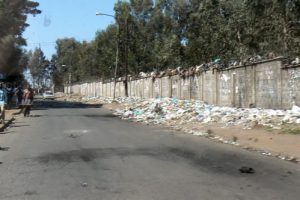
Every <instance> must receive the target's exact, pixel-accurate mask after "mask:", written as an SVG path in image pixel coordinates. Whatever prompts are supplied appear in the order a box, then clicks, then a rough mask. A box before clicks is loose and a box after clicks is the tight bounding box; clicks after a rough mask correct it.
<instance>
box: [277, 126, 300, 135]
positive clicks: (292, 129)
mask: <svg viewBox="0 0 300 200" xmlns="http://www.w3.org/2000/svg"><path fill="white" fill-rule="evenodd" d="M280 133H281V134H291V135H300V125H299V124H284V125H283V126H282V129H281V131H280Z"/></svg>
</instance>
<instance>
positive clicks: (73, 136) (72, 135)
mask: <svg viewBox="0 0 300 200" xmlns="http://www.w3.org/2000/svg"><path fill="white" fill-rule="evenodd" d="M69 137H70V138H74V139H75V138H78V137H80V135H74V134H70V135H69Z"/></svg>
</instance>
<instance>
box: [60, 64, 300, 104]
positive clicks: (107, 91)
mask: <svg viewBox="0 0 300 200" xmlns="http://www.w3.org/2000/svg"><path fill="white" fill-rule="evenodd" d="M113 85H114V83H113V82H109V83H102V82H90V83H83V84H74V85H72V86H71V93H73V94H79V95H82V96H89V97H100V96H101V97H112V96H113ZM65 91H67V92H68V91H70V88H69V87H68V86H66V87H65ZM128 93H129V96H132V97H141V98H146V99H147V98H158V97H176V98H179V99H197V100H202V101H205V102H207V103H208V104H214V105H220V106H232V107H244V108H247V107H260V108H270V109H287V108H291V107H292V105H293V104H296V105H300V66H299V65H298V66H291V67H285V68H284V67H283V64H282V58H278V59H273V60H267V61H262V62H259V63H256V64H252V65H248V66H242V67H235V68H230V69H226V70H223V71H217V70H214V71H206V72H203V73H201V74H200V75H196V76H191V77H187V78H181V77H179V76H178V75H175V76H171V77H168V76H167V77H162V78H156V79H155V80H153V79H152V78H151V77H149V78H143V79H138V80H131V81H129V82H128ZM120 96H121V97H124V96H125V88H124V84H123V82H118V83H117V84H116V97H120Z"/></svg>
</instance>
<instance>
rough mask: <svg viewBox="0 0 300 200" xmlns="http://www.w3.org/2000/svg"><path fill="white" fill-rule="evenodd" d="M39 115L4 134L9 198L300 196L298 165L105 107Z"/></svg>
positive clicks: (0, 140)
mask: <svg viewBox="0 0 300 200" xmlns="http://www.w3.org/2000/svg"><path fill="white" fill-rule="evenodd" d="M32 115H34V116H33V117H30V118H23V117H21V116H20V118H19V119H18V120H17V121H16V122H15V123H14V124H13V125H12V127H11V128H9V129H8V130H7V131H6V134H5V135H0V146H1V147H2V148H3V149H2V150H3V151H1V152H0V161H1V162H2V164H0V199H1V200H23V199H24V200H25V199H30V200H65V199H68V200H98V199H104V200H115V199H116V200H150V199H151V200H152V199H153V200H177V199H178V200H183V199H187V200H195V199H201V200H206V199H207V200H218V199H220V200H227V199H228V200H233V199H239V200H242V199H251V200H252V199H253V200H269V199H270V200H271V199H272V200H277V199H278V200H283V199H284V200H289V199H291V200H296V199H299V198H300V190H299V187H300V167H299V165H296V164H293V163H289V162H285V161H281V160H278V159H274V158H267V157H264V156H261V155H259V154H258V153H252V152H247V151H244V150H241V149H239V148H237V147H232V146H228V145H223V144H218V143H215V142H212V141H210V140H208V139H205V138H199V137H195V136H192V135H187V134H183V133H180V132H172V131H168V130H166V129H163V128H158V127H149V126H143V125H140V124H135V123H130V122H127V121H121V120H120V119H118V118H115V117H114V116H113V115H112V114H111V113H110V112H109V111H108V110H105V109H104V108H101V106H87V105H80V104H69V103H64V102H40V103H39V105H38V106H37V107H36V109H35V110H34V111H33V112H32ZM241 166H247V167H252V168H254V170H255V173H254V174H241V173H240V172H239V168H240V167H241Z"/></svg>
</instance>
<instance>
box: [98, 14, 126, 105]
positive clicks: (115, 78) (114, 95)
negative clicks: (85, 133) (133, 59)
mask: <svg viewBox="0 0 300 200" xmlns="http://www.w3.org/2000/svg"><path fill="white" fill-rule="evenodd" d="M96 15H97V16H99V15H103V16H108V17H112V18H114V19H115V21H116V24H117V44H116V47H117V50H116V61H115V72H114V92H113V100H115V98H116V85H117V71H118V62H119V31H120V30H119V29H120V28H119V24H118V21H117V19H116V18H115V16H113V15H109V14H104V13H100V12H96Z"/></svg>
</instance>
